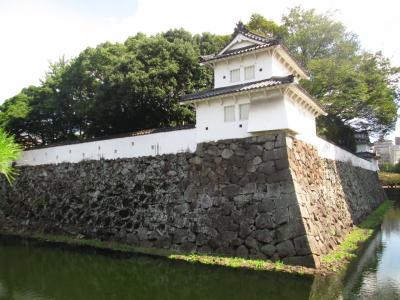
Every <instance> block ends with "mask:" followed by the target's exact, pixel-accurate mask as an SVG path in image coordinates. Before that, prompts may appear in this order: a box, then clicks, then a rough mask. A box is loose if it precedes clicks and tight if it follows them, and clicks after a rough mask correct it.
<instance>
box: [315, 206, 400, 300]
mask: <svg viewBox="0 0 400 300" xmlns="http://www.w3.org/2000/svg"><path fill="white" fill-rule="evenodd" d="M399 253H400V209H399V208H393V209H391V210H390V211H388V213H387V214H386V216H385V219H384V222H383V224H382V227H381V230H380V231H378V232H377V233H376V234H375V235H374V237H373V238H372V240H371V241H370V242H369V243H368V244H367V245H366V246H365V247H364V249H363V252H362V254H361V255H360V256H359V257H358V259H357V260H355V261H353V262H352V263H351V264H350V266H349V268H348V269H347V271H346V273H344V274H339V275H336V276H329V277H316V278H315V280H314V283H313V286H312V291H311V296H310V298H311V299H324V300H331V299H332V300H333V299H363V300H364V299H379V300H386V299H388V300H389V299H390V300H392V299H400V255H399Z"/></svg>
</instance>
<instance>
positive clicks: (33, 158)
mask: <svg viewBox="0 0 400 300" xmlns="http://www.w3.org/2000/svg"><path fill="white" fill-rule="evenodd" d="M196 145H197V143H196V129H194V128H193V129H185V130H176V131H170V132H160V133H154V134H148V135H140V136H132V137H124V138H116V139H109V140H102V141H94V142H87V143H80V144H71V145H64V146H56V147H49V148H43V149H37V150H30V151H24V152H23V156H22V158H21V159H20V160H19V161H18V162H17V164H18V165H41V164H54V163H61V162H71V163H76V162H79V161H82V160H96V159H101V158H104V159H116V158H130V157H140V156H151V155H153V156H154V155H161V154H175V153H179V152H194V151H195V150H196Z"/></svg>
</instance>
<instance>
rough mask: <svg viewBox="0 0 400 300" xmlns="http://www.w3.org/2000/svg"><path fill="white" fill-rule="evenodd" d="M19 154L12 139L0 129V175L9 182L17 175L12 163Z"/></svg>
mask: <svg viewBox="0 0 400 300" xmlns="http://www.w3.org/2000/svg"><path fill="white" fill-rule="evenodd" d="M20 153H21V147H20V146H19V145H18V144H16V143H15V142H14V137H13V136H11V135H8V134H7V133H6V132H5V131H4V130H2V129H0V174H2V175H3V176H5V177H6V178H7V180H8V181H9V182H11V181H12V180H13V179H14V176H15V175H16V174H17V172H16V170H15V169H14V168H13V166H12V163H13V162H14V161H15V160H17V159H18V158H19V156H20Z"/></svg>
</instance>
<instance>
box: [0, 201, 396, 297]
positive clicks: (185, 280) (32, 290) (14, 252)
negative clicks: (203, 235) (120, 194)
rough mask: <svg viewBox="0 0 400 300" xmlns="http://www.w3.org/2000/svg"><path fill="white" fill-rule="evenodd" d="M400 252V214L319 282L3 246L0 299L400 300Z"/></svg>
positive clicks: (0, 245) (20, 244)
mask: <svg viewBox="0 0 400 300" xmlns="http://www.w3.org/2000/svg"><path fill="white" fill-rule="evenodd" d="M399 253H400V209H398V208H395V209H392V210H390V211H389V212H388V213H387V215H386V218H385V220H384V223H383V224H382V229H381V231H378V232H377V233H376V234H375V236H374V237H373V239H372V240H371V242H370V243H368V245H366V247H365V248H364V250H363V253H362V255H360V257H359V258H358V259H357V260H356V261H354V262H353V263H352V264H351V265H350V267H349V268H348V270H347V271H346V273H345V274H340V275H337V276H329V277H321V276H318V277H316V278H315V279H313V278H310V277H305V276H290V275H285V274H276V273H265V272H256V271H241V270H231V269H225V268H219V267H210V266H199V265H191V264H187V263H180V262H172V261H166V260H162V259H154V258H148V257H145V256H137V257H133V258H129V259H127V258H115V257H114V258H112V257H109V256H105V255H98V254H95V253H82V252H76V251H67V250H63V249H56V248H49V247H43V246H40V245H37V244H32V242H21V241H15V240H14V241H12V240H11V241H10V240H9V239H8V240H7V239H0V300H5V299H7V300H8V299H17V300H18V299H33V300H35V299H40V300H44V299H46V300H48V299H61V300H63V299H77V300H79V299H85V300H87V299H96V300H101V299H174V300H175V299H191V300H196V299H241V300H242V299H243V300H247V299H296V300H297V299H299V300H301V299H318V300H319V299H324V300H330V299H332V300H333V299H382V300H385V299H400V255H399Z"/></svg>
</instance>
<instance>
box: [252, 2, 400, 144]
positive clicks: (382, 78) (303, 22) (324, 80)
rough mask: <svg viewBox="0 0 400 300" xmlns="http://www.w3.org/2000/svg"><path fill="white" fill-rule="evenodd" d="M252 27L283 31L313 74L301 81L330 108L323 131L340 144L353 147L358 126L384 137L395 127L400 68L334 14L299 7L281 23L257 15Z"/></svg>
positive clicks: (286, 41)
mask: <svg viewBox="0 0 400 300" xmlns="http://www.w3.org/2000/svg"><path fill="white" fill-rule="evenodd" d="M248 27H249V28H250V29H251V30H254V31H257V32H259V33H261V34H270V35H277V36H279V37H280V38H281V39H282V40H283V42H284V44H285V45H286V46H287V47H288V48H289V50H290V52H291V53H292V54H293V55H294V56H295V57H296V58H297V59H298V60H299V62H300V63H301V64H303V65H304V66H305V67H306V68H307V69H308V70H309V71H310V74H311V80H309V81H304V82H302V83H301V84H302V85H303V87H305V88H306V89H307V90H308V91H309V92H310V94H311V95H313V96H314V97H316V98H317V99H318V100H319V101H320V102H321V103H322V105H323V106H324V108H325V110H326V111H327V113H328V116H327V117H321V118H319V120H318V130H319V133H320V134H321V135H324V136H325V137H327V138H328V139H330V140H333V141H335V142H336V143H338V144H340V145H342V146H346V147H348V148H354V136H353V132H354V130H360V131H362V130H367V131H369V132H370V133H372V134H373V135H376V136H384V135H385V134H387V133H388V132H390V131H392V130H393V129H394V126H395V123H396V119H397V105H398V100H399V90H398V79H399V77H398V75H399V72H400V69H399V68H394V67H392V66H391V65H390V62H389V60H388V59H387V58H385V57H383V55H382V53H380V52H378V53H368V52H365V51H362V50H361V46H360V44H359V42H358V40H357V37H356V36H355V35H354V34H352V33H350V32H348V31H346V28H345V26H344V25H343V24H342V23H340V22H337V21H335V20H333V18H332V16H331V15H329V14H317V13H316V12H315V11H314V10H303V9H301V8H300V7H295V8H293V9H291V10H290V11H289V13H288V14H287V15H284V16H283V18H282V25H278V24H276V23H274V22H273V21H270V20H266V19H265V18H263V17H262V16H261V15H258V14H254V15H253V16H252V17H251V20H250V22H249V23H248Z"/></svg>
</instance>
